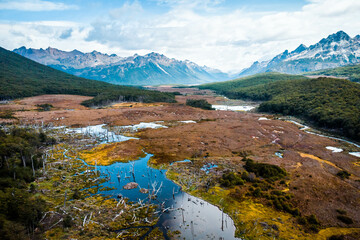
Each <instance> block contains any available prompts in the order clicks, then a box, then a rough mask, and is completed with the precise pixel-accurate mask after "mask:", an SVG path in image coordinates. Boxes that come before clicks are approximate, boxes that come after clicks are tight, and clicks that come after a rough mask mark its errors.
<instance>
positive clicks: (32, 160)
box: [31, 155, 35, 177]
mask: <svg viewBox="0 0 360 240" xmlns="http://www.w3.org/2000/svg"><path fill="white" fill-rule="evenodd" d="M31 167H32V170H33V176H34V177H35V168H34V155H31Z"/></svg>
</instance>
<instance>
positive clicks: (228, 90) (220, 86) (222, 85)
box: [197, 72, 306, 98]
mask: <svg viewBox="0 0 360 240" xmlns="http://www.w3.org/2000/svg"><path fill="white" fill-rule="evenodd" d="M294 79H306V77H304V76H300V75H291V74H283V73H276V72H271V73H259V74H255V75H252V76H248V77H243V78H238V79H235V80H231V81H226V82H219V83H210V84H203V85H200V86H197V87H198V88H200V89H212V90H214V91H216V92H217V93H219V94H224V95H226V96H227V97H229V98H237V96H236V94H235V93H236V92H237V91H238V90H240V89H242V88H244V87H251V86H257V85H261V84H265V83H271V82H276V81H281V80H294Z"/></svg>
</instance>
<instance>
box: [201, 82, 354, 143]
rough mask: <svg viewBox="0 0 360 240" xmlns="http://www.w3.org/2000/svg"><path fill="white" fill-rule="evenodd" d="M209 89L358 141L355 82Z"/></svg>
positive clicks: (283, 83) (291, 83) (225, 86)
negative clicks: (255, 101)
mask: <svg viewBox="0 0 360 240" xmlns="http://www.w3.org/2000/svg"><path fill="white" fill-rule="evenodd" d="M238 81H239V80H238ZM228 83H231V85H233V86H235V85H236V83H232V82H228ZM204 86H205V87H206V85H202V87H204ZM211 89H213V90H215V91H217V92H218V93H221V94H224V95H225V96H227V97H229V98H234V99H251V100H259V101H264V102H263V103H262V104H260V106H259V111H262V112H270V113H281V114H285V115H293V116H297V117H299V118H302V119H305V120H307V121H311V122H313V123H314V124H315V125H317V126H319V127H323V128H328V129H335V130H337V131H340V132H341V133H342V134H343V135H344V136H347V137H349V138H352V139H354V140H357V141H359V140H360V85H359V84H358V83H354V82H351V81H348V80H343V79H332V78H318V79H297V80H296V79H295V80H279V81H275V82H271V83H267V84H258V85H255V86H249V87H239V88H236V87H234V88H229V87H228V86H227V85H218V84H213V86H212V87H211Z"/></svg>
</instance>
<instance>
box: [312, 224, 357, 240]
mask: <svg viewBox="0 0 360 240" xmlns="http://www.w3.org/2000/svg"><path fill="white" fill-rule="evenodd" d="M350 233H360V228H338V227H331V228H326V229H323V230H320V232H319V233H318V234H317V235H316V236H315V238H314V239H315V240H326V239H327V238H329V237H331V236H333V235H345V234H350Z"/></svg>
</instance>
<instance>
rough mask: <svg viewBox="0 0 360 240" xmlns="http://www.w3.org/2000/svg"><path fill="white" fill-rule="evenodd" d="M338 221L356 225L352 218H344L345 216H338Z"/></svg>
mask: <svg viewBox="0 0 360 240" xmlns="http://www.w3.org/2000/svg"><path fill="white" fill-rule="evenodd" d="M337 219H339V220H340V221H342V222H343V223H345V224H353V223H354V221H353V220H352V219H351V218H349V217H347V216H344V215H339V216H337Z"/></svg>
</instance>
